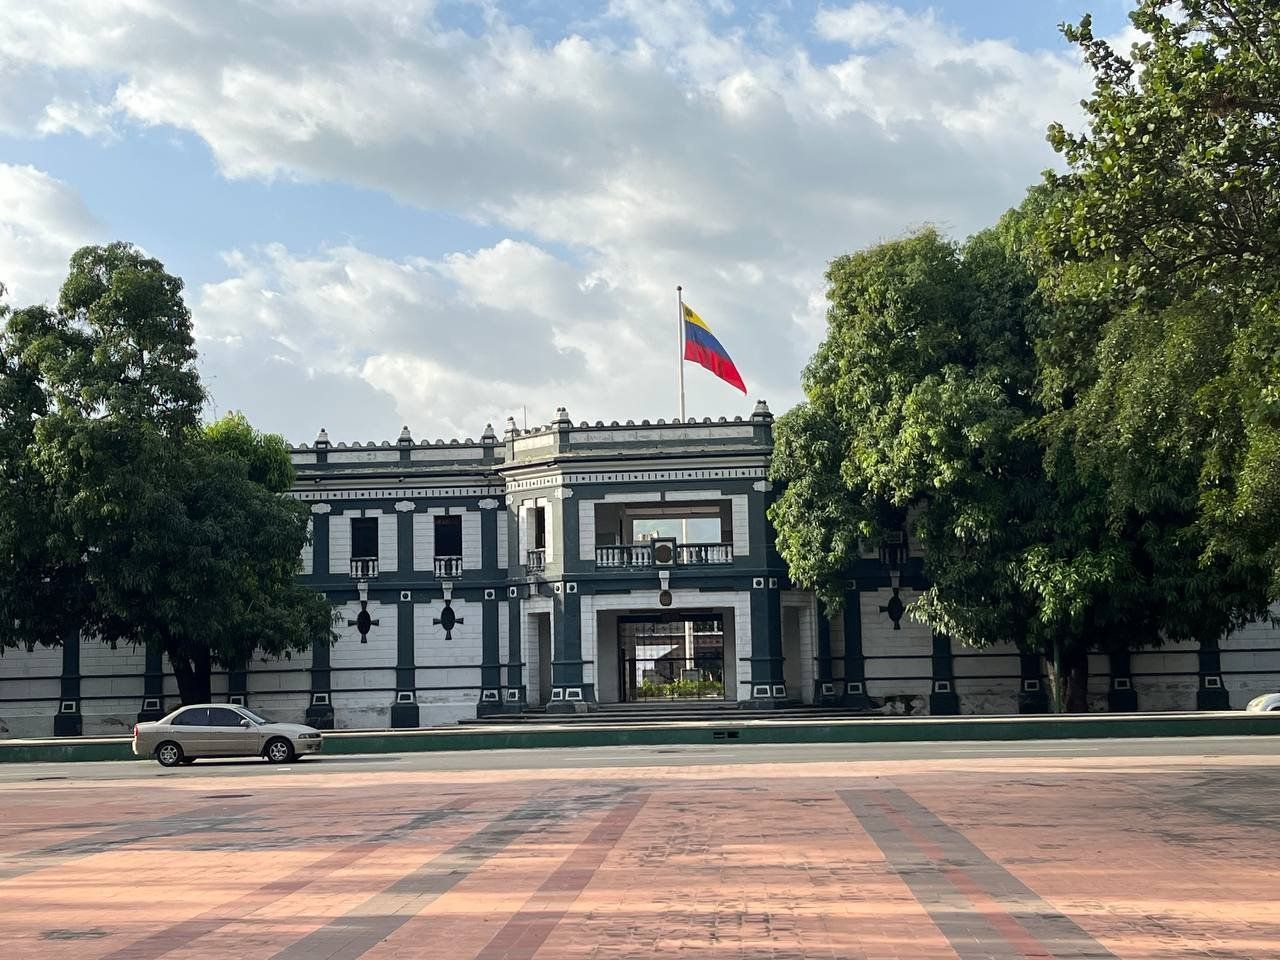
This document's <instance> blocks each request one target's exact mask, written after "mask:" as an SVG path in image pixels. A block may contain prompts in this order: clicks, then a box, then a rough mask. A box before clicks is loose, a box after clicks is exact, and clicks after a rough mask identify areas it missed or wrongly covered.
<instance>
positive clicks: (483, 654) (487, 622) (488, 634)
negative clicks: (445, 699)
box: [476, 500, 503, 717]
mask: <svg viewBox="0 0 1280 960" xmlns="http://www.w3.org/2000/svg"><path fill="white" fill-rule="evenodd" d="M497 506H498V501H497V500H485V501H481V504H480V507H481V512H480V561H481V567H482V575H483V577H484V580H485V582H488V583H494V582H497V580H498V562H499V557H498V510H497ZM482 615H483V618H484V619H483V621H482V624H481V635H480V701H479V703H477V704H476V716H477V717H483V716H487V715H489V714H492V713H502V712H503V704H502V651H501V650H499V648H498V616H499V613H498V591H497V589H496V588H493V587H489V588H486V589H485V591H484V605H483V607H482Z"/></svg>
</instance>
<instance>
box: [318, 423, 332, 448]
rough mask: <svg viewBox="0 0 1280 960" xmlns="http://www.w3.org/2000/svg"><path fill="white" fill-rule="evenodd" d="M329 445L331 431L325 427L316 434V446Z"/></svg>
mask: <svg viewBox="0 0 1280 960" xmlns="http://www.w3.org/2000/svg"><path fill="white" fill-rule="evenodd" d="M328 445H329V433H328V431H326V430H325V428H324V427H321V428H320V432H319V433H318V434H316V446H317V447H327V446H328Z"/></svg>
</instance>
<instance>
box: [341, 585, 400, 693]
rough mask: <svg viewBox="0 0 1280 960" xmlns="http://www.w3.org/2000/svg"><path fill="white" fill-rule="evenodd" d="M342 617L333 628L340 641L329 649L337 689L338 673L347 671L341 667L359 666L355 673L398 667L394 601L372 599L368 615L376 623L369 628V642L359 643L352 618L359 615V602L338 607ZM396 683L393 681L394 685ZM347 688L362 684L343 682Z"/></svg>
mask: <svg viewBox="0 0 1280 960" xmlns="http://www.w3.org/2000/svg"><path fill="white" fill-rule="evenodd" d="M337 610H338V615H339V620H338V622H337V624H336V625H335V626H334V628H333V631H334V633H336V634H337V635H338V641H337V642H336V643H335V644H334V645H333V648H332V649H331V650H330V651H329V666H330V667H331V668H333V669H334V684H333V686H334V688H335V689H337V687H338V681H337V678H338V675H339V673H341V672H345V670H343V669H340V668H347V667H353V668H359V669H357V670H356V672H355V673H353V674H352V676H358V675H359V670H361V669H372V668H377V667H395V665H396V619H397V610H396V604H394V603H382V602H380V601H377V600H370V601H369V616H370V617H372V618H373V619H374V620H376V621H377V623H376V624H375V625H374V626H372V627H370V628H369V637H368V642H367V643H361V642H360V631H359V630H357V629H356V627H355V624H354V623H349V621H353V620H355V619H356V617H357V616H359V614H360V604H359V603H358V602H356V601H354V600H352V601H349V602H347V603H343V604H340V605H338V606H337ZM392 685H393V686H394V684H392ZM342 686H343V688H344V689H347V690H352V689H359V688H360V686H362V684H359V683H355V682H348V681H345V680H344V681H343V683H342Z"/></svg>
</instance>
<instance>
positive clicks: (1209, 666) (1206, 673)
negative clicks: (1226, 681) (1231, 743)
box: [1196, 637, 1231, 710]
mask: <svg viewBox="0 0 1280 960" xmlns="http://www.w3.org/2000/svg"><path fill="white" fill-rule="evenodd" d="M1199 674H1200V684H1199V687H1198V688H1197V690H1196V709H1197V710H1230V709H1231V695H1230V694H1229V693H1228V692H1227V688H1226V686H1224V685H1223V682H1222V654H1221V652H1220V650H1219V648H1218V638H1217V637H1213V638H1212V639H1209V640H1201V641H1200V670H1199Z"/></svg>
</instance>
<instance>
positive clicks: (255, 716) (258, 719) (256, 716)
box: [240, 707, 276, 723]
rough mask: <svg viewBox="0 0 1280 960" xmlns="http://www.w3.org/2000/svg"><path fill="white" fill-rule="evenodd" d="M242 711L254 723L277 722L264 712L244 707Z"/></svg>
mask: <svg viewBox="0 0 1280 960" xmlns="http://www.w3.org/2000/svg"><path fill="white" fill-rule="evenodd" d="M240 712H241V713H243V714H244V715H245V716H246V717H248V718H249V719H250V720H252V721H253V722H254V723H275V722H276V721H274V720H272V719H271V718H270V717H264V716H263V715H262V714H260V713H254V712H253V711H252V710H246V709H245V708H244V707H241V708H240Z"/></svg>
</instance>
